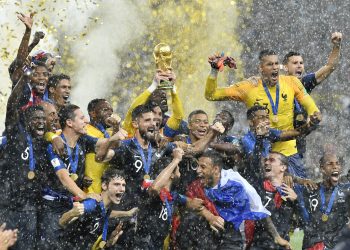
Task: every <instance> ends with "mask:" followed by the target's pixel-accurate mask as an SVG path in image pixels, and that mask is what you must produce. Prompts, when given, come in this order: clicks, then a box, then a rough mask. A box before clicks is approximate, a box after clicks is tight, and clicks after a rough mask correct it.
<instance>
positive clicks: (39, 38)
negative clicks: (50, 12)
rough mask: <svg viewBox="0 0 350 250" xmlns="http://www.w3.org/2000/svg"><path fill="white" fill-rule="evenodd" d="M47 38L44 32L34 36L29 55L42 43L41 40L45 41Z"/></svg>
mask: <svg viewBox="0 0 350 250" xmlns="http://www.w3.org/2000/svg"><path fill="white" fill-rule="evenodd" d="M44 37H45V33H44V32H42V31H37V32H35V34H34V39H33V41H32V43H31V44H30V45H29V46H28V54H29V53H30V52H32V50H33V49H34V48H35V46H37V45H38V44H39V42H40V40H41V39H43V38H44Z"/></svg>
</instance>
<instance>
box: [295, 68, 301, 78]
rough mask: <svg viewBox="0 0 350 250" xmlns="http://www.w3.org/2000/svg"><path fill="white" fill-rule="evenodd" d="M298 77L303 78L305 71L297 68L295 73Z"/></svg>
mask: <svg viewBox="0 0 350 250" xmlns="http://www.w3.org/2000/svg"><path fill="white" fill-rule="evenodd" d="M294 75H295V76H296V77H297V78H298V79H301V78H302V75H303V72H302V71H301V70H297V71H295V74H294Z"/></svg>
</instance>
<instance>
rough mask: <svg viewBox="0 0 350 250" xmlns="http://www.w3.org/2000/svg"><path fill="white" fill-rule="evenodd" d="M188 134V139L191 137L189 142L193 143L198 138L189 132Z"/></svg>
mask: <svg viewBox="0 0 350 250" xmlns="http://www.w3.org/2000/svg"><path fill="white" fill-rule="evenodd" d="M189 136H190V139H191V143H194V142H196V141H198V139H197V138H196V137H195V136H194V135H192V134H191V133H190V134H189Z"/></svg>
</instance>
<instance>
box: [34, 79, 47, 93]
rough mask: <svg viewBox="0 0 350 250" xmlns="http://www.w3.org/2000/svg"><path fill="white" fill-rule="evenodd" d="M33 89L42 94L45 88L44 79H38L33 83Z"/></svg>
mask: <svg viewBox="0 0 350 250" xmlns="http://www.w3.org/2000/svg"><path fill="white" fill-rule="evenodd" d="M35 89H36V90H37V92H38V93H39V94H44V93H45V89H46V82H45V81H40V82H38V83H37V84H36V85H35Z"/></svg>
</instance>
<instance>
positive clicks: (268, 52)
mask: <svg viewBox="0 0 350 250" xmlns="http://www.w3.org/2000/svg"><path fill="white" fill-rule="evenodd" d="M265 56H277V53H276V51H274V50H271V49H264V50H262V51H260V53H259V61H260V62H262V60H263V58H264V57H265Z"/></svg>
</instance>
